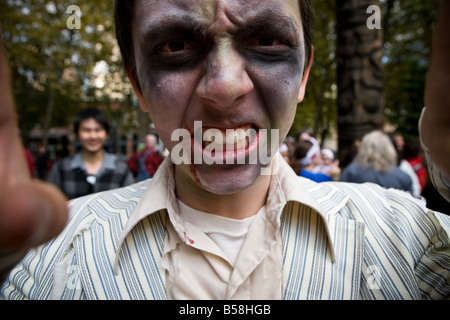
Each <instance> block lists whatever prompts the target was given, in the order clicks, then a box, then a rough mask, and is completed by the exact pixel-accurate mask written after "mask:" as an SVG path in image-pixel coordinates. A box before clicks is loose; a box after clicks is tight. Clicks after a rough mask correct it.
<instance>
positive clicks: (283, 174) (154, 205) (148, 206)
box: [114, 154, 347, 270]
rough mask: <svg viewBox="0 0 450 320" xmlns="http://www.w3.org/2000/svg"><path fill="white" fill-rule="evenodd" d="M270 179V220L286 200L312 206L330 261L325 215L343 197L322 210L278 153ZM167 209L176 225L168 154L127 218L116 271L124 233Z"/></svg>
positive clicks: (276, 221) (343, 200) (338, 206)
mask: <svg viewBox="0 0 450 320" xmlns="http://www.w3.org/2000/svg"><path fill="white" fill-rule="evenodd" d="M272 173H273V174H272V181H271V185H270V190H269V195H268V201H267V203H266V210H267V211H272V212H277V213H278V215H273V216H271V218H272V223H274V224H275V225H277V226H279V225H280V219H281V212H282V209H283V208H284V206H285V205H286V203H287V202H290V201H294V202H299V203H300V204H302V205H306V206H308V207H310V208H312V209H313V210H314V211H315V212H316V213H317V214H318V215H319V216H320V217H321V218H322V221H323V223H324V225H325V228H326V233H327V237H328V241H329V244H330V247H331V255H332V260H333V261H334V260H335V250H334V245H333V242H332V237H331V236H330V231H329V228H328V223H327V215H329V214H330V213H332V212H336V211H338V210H340V209H341V208H342V206H343V205H344V204H345V203H346V202H347V197H346V196H343V197H339V199H341V201H340V203H334V202H333V203H332V205H330V206H329V208H327V209H328V210H324V209H323V207H322V205H321V204H320V203H319V202H318V201H317V200H316V198H315V197H313V195H312V194H311V193H310V192H309V191H307V190H306V189H305V187H304V186H303V183H302V178H300V177H299V176H297V175H296V174H295V173H294V171H293V170H292V169H291V168H290V166H289V165H288V164H287V163H286V161H285V160H284V159H283V158H282V157H281V156H280V155H279V154H277V156H275V157H274V159H273V162H272ZM161 210H167V211H168V212H169V216H170V218H171V219H175V220H176V221H174V224H175V225H180V224H181V221H177V219H180V215H179V214H171V213H173V212H175V213H177V212H178V210H179V209H178V204H177V199H176V196H175V178H174V164H173V163H172V162H171V160H170V157H167V158H166V159H165V160H164V162H163V163H162V164H161V166H160V167H159V169H158V170H157V172H156V174H155V175H154V176H153V178H152V180H151V182H150V184H149V185H148V188H147V190H146V191H145V193H144V194H143V196H142V199H141V200H140V201H139V203H138V205H137V206H136V208H135V209H134V211H133V212H132V213H131V215H130V218H129V219H128V221H127V223H126V225H125V227H124V229H123V231H122V234H121V237H120V240H119V244H118V246H117V250H116V257H115V263H114V268H115V270H117V266H118V257H119V252H120V249H121V246H122V244H123V242H124V241H125V238H126V237H127V235H128V234H129V233H130V232H131V230H132V229H133V228H134V227H135V226H136V225H137V224H138V223H139V222H140V221H141V220H143V219H145V218H146V217H148V216H150V215H152V214H154V213H156V212H159V211H161Z"/></svg>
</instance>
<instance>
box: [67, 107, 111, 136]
mask: <svg viewBox="0 0 450 320" xmlns="http://www.w3.org/2000/svg"><path fill="white" fill-rule="evenodd" d="M91 118H92V119H94V120H95V121H97V122H98V123H99V124H100V125H101V126H102V127H103V129H105V131H106V133H108V134H109V122H108V119H107V118H106V115H105V114H104V113H103V111H101V110H99V109H96V108H86V109H83V110H81V111H80V112H79V113H78V114H77V115H76V116H75V120H74V121H73V131H74V132H75V134H76V135H78V130H79V129H80V124H81V122H82V121H84V120H87V119H91Z"/></svg>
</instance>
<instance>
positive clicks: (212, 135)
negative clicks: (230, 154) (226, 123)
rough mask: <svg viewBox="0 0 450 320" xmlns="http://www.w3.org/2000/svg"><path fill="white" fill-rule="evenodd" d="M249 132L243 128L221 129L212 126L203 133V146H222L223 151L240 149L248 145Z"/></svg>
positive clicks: (215, 147) (216, 147)
mask: <svg viewBox="0 0 450 320" xmlns="http://www.w3.org/2000/svg"><path fill="white" fill-rule="evenodd" d="M247 138H248V132H247V131H246V130H245V129H243V128H237V129H226V130H223V129H222V130H221V129H217V128H210V129H207V130H205V131H204V133H203V147H204V148H206V147H207V146H211V147H210V148H211V149H212V148H214V149H218V148H221V149H222V150H223V151H225V150H228V151H232V150H240V149H244V148H246V147H247V146H248V141H249V139H247Z"/></svg>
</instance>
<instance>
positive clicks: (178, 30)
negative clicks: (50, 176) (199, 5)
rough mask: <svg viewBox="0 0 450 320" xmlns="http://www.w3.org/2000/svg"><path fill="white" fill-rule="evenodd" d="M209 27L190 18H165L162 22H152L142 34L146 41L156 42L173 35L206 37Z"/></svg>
mask: <svg viewBox="0 0 450 320" xmlns="http://www.w3.org/2000/svg"><path fill="white" fill-rule="evenodd" d="M206 30H207V25H206V24H203V23H201V22H199V21H196V20H194V19H192V18H191V17H188V16H177V17H175V18H173V19H171V18H168V19H167V18H165V19H163V20H161V21H151V22H150V23H149V24H148V25H147V26H146V27H145V30H144V32H143V34H142V39H143V40H144V41H149V42H154V41H157V40H158V39H159V38H161V37H164V36H166V35H172V34H174V35H175V34H186V33H187V34H194V35H199V36H200V35H205V34H206V33H207V31H206Z"/></svg>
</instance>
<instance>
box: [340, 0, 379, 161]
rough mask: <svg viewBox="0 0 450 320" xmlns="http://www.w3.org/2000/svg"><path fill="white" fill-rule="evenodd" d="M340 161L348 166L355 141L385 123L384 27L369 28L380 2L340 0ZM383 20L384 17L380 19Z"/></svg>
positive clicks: (374, 0)
mask: <svg viewBox="0 0 450 320" xmlns="http://www.w3.org/2000/svg"><path fill="white" fill-rule="evenodd" d="M336 5H337V6H336V7H337V83H338V136H339V137H338V149H339V159H340V161H341V164H342V165H343V166H345V165H347V164H348V163H349V162H350V161H351V159H352V156H353V154H354V150H353V149H352V148H353V145H354V143H355V141H357V140H361V138H362V137H363V136H364V134H366V133H368V132H370V131H372V130H375V129H381V128H382V127H383V124H384V96H383V68H382V63H381V58H382V55H383V31H382V28H373V29H372V28H369V25H368V19H369V18H371V17H372V18H373V17H374V16H373V15H372V13H367V10H368V8H369V6H371V5H377V6H378V8H379V7H380V2H379V1H376V0H351V1H348V0H345V1H344V0H336ZM375 18H378V19H381V14H380V15H379V16H378V17H375Z"/></svg>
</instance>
